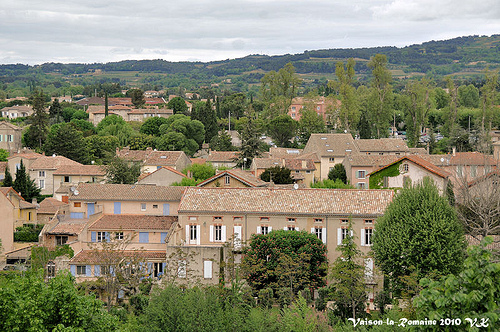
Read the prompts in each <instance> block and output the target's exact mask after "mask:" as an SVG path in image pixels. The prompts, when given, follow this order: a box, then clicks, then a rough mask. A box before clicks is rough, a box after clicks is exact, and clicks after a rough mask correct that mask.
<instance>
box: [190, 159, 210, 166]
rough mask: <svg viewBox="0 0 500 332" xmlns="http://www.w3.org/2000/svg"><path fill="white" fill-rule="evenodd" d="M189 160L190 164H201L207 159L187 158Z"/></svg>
mask: <svg viewBox="0 0 500 332" xmlns="http://www.w3.org/2000/svg"><path fill="white" fill-rule="evenodd" d="M189 159H190V160H191V164H198V165H203V164H205V163H206V162H207V161H206V160H205V159H203V158H189Z"/></svg>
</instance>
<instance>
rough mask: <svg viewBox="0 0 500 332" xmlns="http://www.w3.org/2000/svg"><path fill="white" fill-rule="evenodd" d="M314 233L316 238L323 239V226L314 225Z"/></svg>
mask: <svg viewBox="0 0 500 332" xmlns="http://www.w3.org/2000/svg"><path fill="white" fill-rule="evenodd" d="M314 234H315V235H316V236H317V237H318V239H320V240H323V228H321V227H315V228H314Z"/></svg>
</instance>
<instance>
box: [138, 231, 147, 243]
mask: <svg viewBox="0 0 500 332" xmlns="http://www.w3.org/2000/svg"><path fill="white" fill-rule="evenodd" d="M139 242H140V243H149V232H139Z"/></svg>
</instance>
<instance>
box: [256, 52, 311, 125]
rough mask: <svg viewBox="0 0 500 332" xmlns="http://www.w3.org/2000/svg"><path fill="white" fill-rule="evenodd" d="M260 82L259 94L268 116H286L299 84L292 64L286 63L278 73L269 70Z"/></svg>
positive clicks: (299, 81)
mask: <svg viewBox="0 0 500 332" xmlns="http://www.w3.org/2000/svg"><path fill="white" fill-rule="evenodd" d="M260 82H261V85H260V93H261V95H262V99H263V100H264V102H265V103H266V106H267V108H268V113H269V114H268V115H269V116H270V117H271V118H273V117H274V116H276V115H279V114H286V113H287V112H288V108H289V107H290V105H291V103H292V99H293V98H294V97H295V96H296V95H297V90H298V88H299V85H300V84H301V80H300V78H299V77H298V76H297V74H295V67H294V66H293V64H292V63H291V62H289V63H287V64H286V65H285V66H284V67H283V68H281V69H280V70H279V71H278V72H276V71H274V70H271V71H270V72H268V73H267V74H266V75H264V77H262V79H261V81H260Z"/></svg>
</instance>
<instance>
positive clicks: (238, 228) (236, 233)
mask: <svg viewBox="0 0 500 332" xmlns="http://www.w3.org/2000/svg"><path fill="white" fill-rule="evenodd" d="M224 227H226V226H224ZM234 238H235V239H238V240H240V241H241V226H234Z"/></svg>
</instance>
